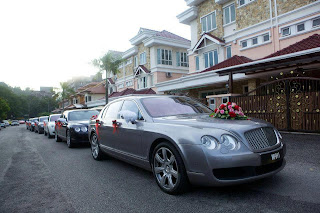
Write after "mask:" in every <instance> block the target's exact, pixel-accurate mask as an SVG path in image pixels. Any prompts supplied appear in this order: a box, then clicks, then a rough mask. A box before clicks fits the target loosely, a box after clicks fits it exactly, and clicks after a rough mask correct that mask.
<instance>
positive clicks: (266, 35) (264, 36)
mask: <svg viewBox="0 0 320 213" xmlns="http://www.w3.org/2000/svg"><path fill="white" fill-rule="evenodd" d="M269 39H270V36H269V33H268V34H265V35H263V42H266V41H269Z"/></svg>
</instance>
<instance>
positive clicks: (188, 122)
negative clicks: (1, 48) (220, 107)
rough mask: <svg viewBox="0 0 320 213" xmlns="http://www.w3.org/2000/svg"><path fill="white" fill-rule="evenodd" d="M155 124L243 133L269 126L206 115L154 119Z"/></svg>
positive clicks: (261, 123) (252, 119) (261, 122)
mask: <svg viewBox="0 0 320 213" xmlns="http://www.w3.org/2000/svg"><path fill="white" fill-rule="evenodd" d="M154 122H156V123H166V124H175V125H185V126H190V127H194V128H199V129H204V128H218V129H223V130H226V131H231V132H238V133H239V132H245V131H248V130H251V129H256V128H260V127H266V126H271V127H272V125H271V124H269V123H267V122H265V121H263V120H260V119H256V118H249V120H229V119H228V120H227V119H220V118H212V117H209V115H208V114H200V115H179V116H168V117H161V118H155V119H154Z"/></svg>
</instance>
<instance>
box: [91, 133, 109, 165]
mask: <svg viewBox="0 0 320 213" xmlns="http://www.w3.org/2000/svg"><path fill="white" fill-rule="evenodd" d="M90 145H91V155H92V157H93V159H95V160H96V161H101V160H103V159H104V158H105V157H106V155H105V154H104V153H103V152H102V150H101V149H100V145H99V140H98V136H97V134H96V133H93V134H92V135H91V137H90Z"/></svg>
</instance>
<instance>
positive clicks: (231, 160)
mask: <svg viewBox="0 0 320 213" xmlns="http://www.w3.org/2000/svg"><path fill="white" fill-rule="evenodd" d="M200 147H201V148H200ZM200 147H198V146H197V151H196V153H195V152H193V155H192V153H191V149H190V147H188V148H187V149H185V148H186V147H184V148H183V152H184V154H185V156H186V157H187V158H185V161H186V164H187V165H186V167H187V174H188V178H189V180H190V182H191V183H192V184H195V185H203V186H226V185H233V184H241V183H246V182H250V181H254V180H258V179H261V178H265V177H268V176H272V175H274V174H276V173H277V172H279V171H281V170H282V169H283V168H284V166H285V164H286V161H285V159H284V156H285V154H286V147H285V145H284V144H281V145H280V146H279V147H277V148H275V149H272V150H269V151H266V152H263V153H254V152H251V151H249V150H247V151H241V152H235V153H233V154H218V155H217V154H216V153H210V150H208V149H206V148H205V147H203V146H200ZM194 148H195V147H194V146H193V148H192V149H194ZM189 152H190V153H189ZM201 152H202V154H201ZM278 152H279V153H280V158H278V159H275V160H271V158H270V159H266V157H269V156H270V157H271V154H273V153H278ZM188 156H189V157H188ZM190 157H191V159H190Z"/></svg>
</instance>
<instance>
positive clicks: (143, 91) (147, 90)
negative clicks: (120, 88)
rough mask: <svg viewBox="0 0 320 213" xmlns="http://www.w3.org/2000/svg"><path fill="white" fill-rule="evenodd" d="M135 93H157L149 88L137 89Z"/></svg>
mask: <svg viewBox="0 0 320 213" xmlns="http://www.w3.org/2000/svg"><path fill="white" fill-rule="evenodd" d="M134 94H156V92H155V91H153V89H151V88H149V89H143V90H137V91H135V93H134Z"/></svg>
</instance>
